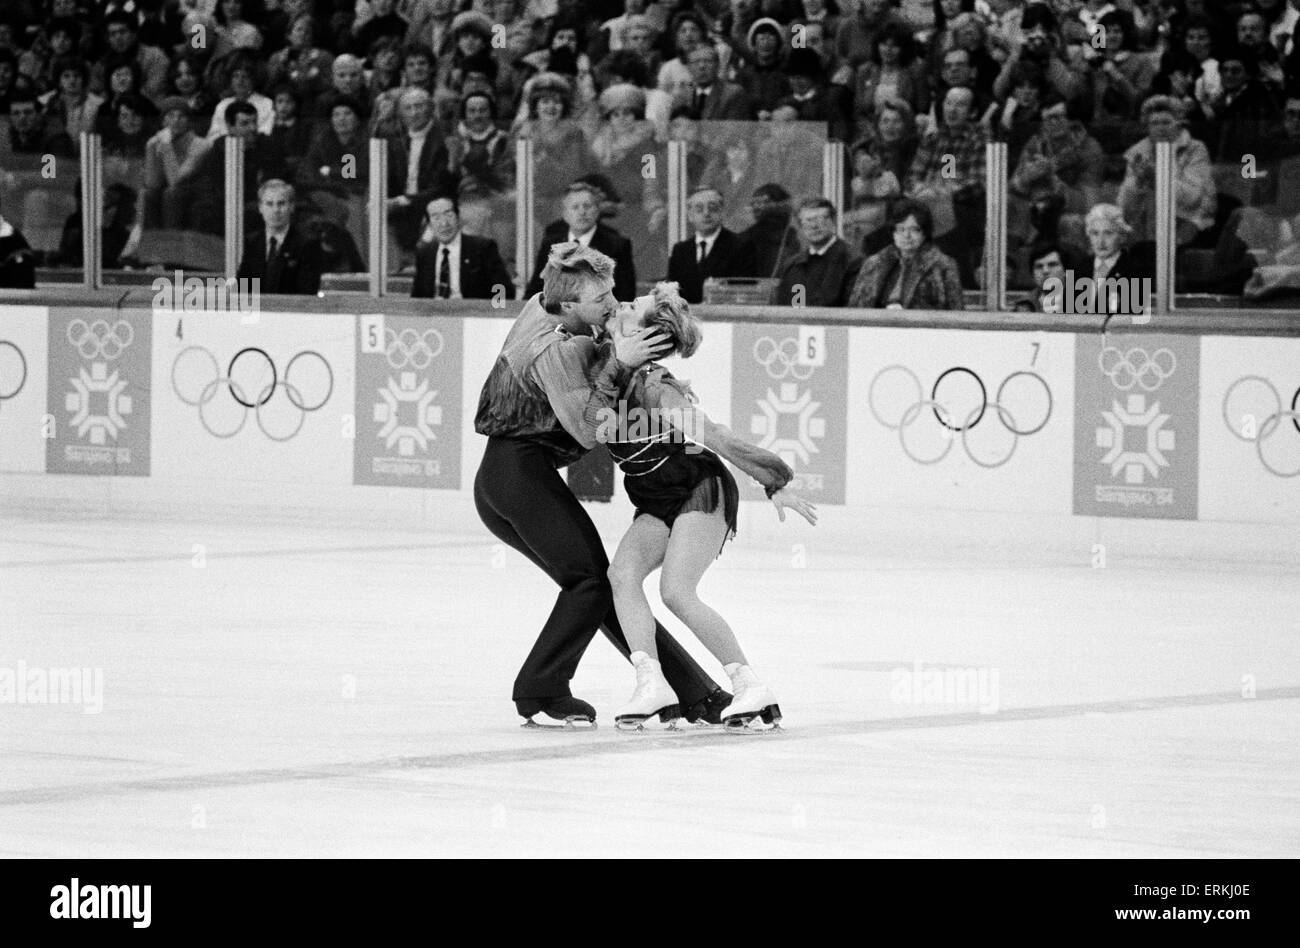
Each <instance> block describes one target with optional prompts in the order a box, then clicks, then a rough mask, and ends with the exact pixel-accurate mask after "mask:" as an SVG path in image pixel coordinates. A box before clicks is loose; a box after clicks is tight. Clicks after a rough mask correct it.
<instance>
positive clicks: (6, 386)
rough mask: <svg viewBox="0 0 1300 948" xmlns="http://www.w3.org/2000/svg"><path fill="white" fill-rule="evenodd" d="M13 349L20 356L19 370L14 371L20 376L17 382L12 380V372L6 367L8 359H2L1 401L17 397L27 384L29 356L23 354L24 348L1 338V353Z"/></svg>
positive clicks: (0, 378)
mask: <svg viewBox="0 0 1300 948" xmlns="http://www.w3.org/2000/svg"><path fill="white" fill-rule="evenodd" d="M9 350H13V354H14V355H16V356H17V357H18V371H17V372H15V373H12V374H14V375H16V376H17V377H18V381H17V382H10V381H9V376H10V374H11V373H10V372H9V371H8V370H7V369H6V366H5V362H7V361H9V360H8V359H0V402H5V401H8V400H9V399H11V398H15V397H17V395H18V393H19V392H21V391H22V390H23V386H24V385H26V384H27V357H26V356H25V355H23V350H21V349H19V348H18V346H17V345H15V344H14V343H12V342H10V341H9V340H8V339H0V353H3V352H8V351H9Z"/></svg>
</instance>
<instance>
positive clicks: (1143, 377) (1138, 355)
mask: <svg viewBox="0 0 1300 948" xmlns="http://www.w3.org/2000/svg"><path fill="white" fill-rule="evenodd" d="M1097 368H1099V369H1101V374H1102V375H1105V376H1107V377H1108V378H1109V379H1110V382H1111V384H1112V385H1114V386H1115V387H1116V388H1117V389H1119V390H1120V391H1121V392H1127V391H1130V390H1131V389H1132V388H1133V386H1135V385H1136V386H1138V387H1139V388H1141V389H1142V390H1143V391H1145V392H1154V391H1155V390H1156V389H1158V388H1159V387H1160V386H1161V385H1163V384H1164V383H1165V380H1166V379H1168V378H1169V377H1170V376H1171V375H1173V374H1174V372H1175V371H1176V370H1177V368H1178V358H1177V357H1176V356H1175V355H1174V354H1173V352H1171V351H1170V350H1169V349H1157V350H1156V351H1155V352H1153V353H1150V354H1148V353H1147V351H1146V350H1145V349H1143V348H1142V347H1141V346H1135V347H1134V348H1132V349H1129V350H1128V351H1127V352H1123V351H1121V350H1119V349H1117V348H1115V347H1114V346H1105V347H1103V348H1102V350H1101V352H1100V353H1099V354H1098V355H1097Z"/></svg>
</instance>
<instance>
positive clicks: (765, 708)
mask: <svg viewBox="0 0 1300 948" xmlns="http://www.w3.org/2000/svg"><path fill="white" fill-rule="evenodd" d="M724 670H725V671H726V673H727V675H728V676H730V678H731V684H732V690H734V691H735V693H736V696H735V697H734V698H732V699H731V704H729V705H727V707H726V710H724V711H723V712H722V724H723V727H725V728H726V729H727V730H728V731H731V732H733V733H744V732H748V731H757V732H763V731H779V730H780V729H781V706H780V705H778V704H777V703H776V695H774V694H773V693H772V689H771V688H769V687H767V685H765V684H763V683H762V682H761V681H759V680H758V676H756V675H755V674H754V671H753V669H751V668H750V667H749V666H748V665H742V664H740V663H739V662H732V663H731V664H730V665H726V666H724ZM763 725H768V726H767V727H764V726H763Z"/></svg>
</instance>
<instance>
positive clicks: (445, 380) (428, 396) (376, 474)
mask: <svg viewBox="0 0 1300 948" xmlns="http://www.w3.org/2000/svg"><path fill="white" fill-rule="evenodd" d="M463 333H464V324H463V323H462V322H461V320H459V319H451V318H444V317H435V318H422V317H417V316H384V315H382V314H376V315H371V316H359V317H357V352H356V358H357V386H356V418H357V431H356V441H355V447H354V454H353V470H352V483H354V484H374V485H377V486H384V487H426V488H427V487H437V488H443V489H447V490H457V489H458V488H459V487H460V451H461V438H462V436H463V433H462V431H461V376H462V371H463V370H462V365H461V363H462V361H463V359H462V355H463V353H464V348H465V347H464V341H463V339H462V335H463Z"/></svg>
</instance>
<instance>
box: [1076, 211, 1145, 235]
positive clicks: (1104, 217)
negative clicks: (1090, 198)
mask: <svg viewBox="0 0 1300 948" xmlns="http://www.w3.org/2000/svg"><path fill="white" fill-rule="evenodd" d="M1094 224H1096V225H1098V226H1101V227H1113V228H1115V229H1116V230H1117V231H1119V232H1120V233H1121V234H1123V235H1124V236H1128V235H1129V234H1131V233H1132V232H1133V228H1132V227H1130V226H1129V223H1128V221H1126V220H1124V211H1123V210H1122V209H1121V208H1120V207H1119V206H1118V205H1116V204H1094V205H1093V206H1092V209H1091V210H1090V211H1088V214H1087V216H1086V217H1085V218H1084V219H1083V226H1084V227H1085V228H1086V227H1092V226H1093V225H1094Z"/></svg>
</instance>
